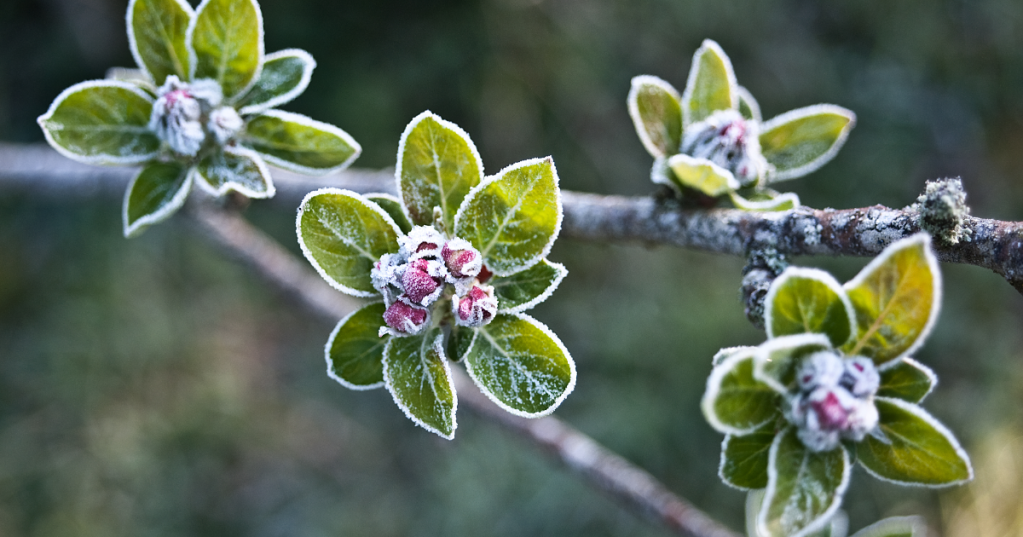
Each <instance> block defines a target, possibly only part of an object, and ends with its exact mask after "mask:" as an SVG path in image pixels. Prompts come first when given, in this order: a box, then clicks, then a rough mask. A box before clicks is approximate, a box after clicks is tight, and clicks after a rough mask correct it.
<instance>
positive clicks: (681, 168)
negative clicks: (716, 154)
mask: <svg viewBox="0 0 1023 537" xmlns="http://www.w3.org/2000/svg"><path fill="white" fill-rule="evenodd" d="M668 167H669V168H671V171H672V172H674V175H673V178H674V179H675V180H676V181H678V183H679V184H680V185H681V186H685V187H689V188H693V189H696V190H699V191H700V192H703V193H704V194H706V195H708V196H720V195H723V194H727V193H728V192H731V191H733V190H735V189H736V188H739V182H738V181H736V180H735V176H734V175H732V173H731V172H729V171H728V170H725V169H724V168H722V167H720V166H717V165H715V164H714V163H712V162H711V161H709V160H706V159H702V158H694V157H691V156H689V155H681V154H679V155H673V156H671V157H670V158H668Z"/></svg>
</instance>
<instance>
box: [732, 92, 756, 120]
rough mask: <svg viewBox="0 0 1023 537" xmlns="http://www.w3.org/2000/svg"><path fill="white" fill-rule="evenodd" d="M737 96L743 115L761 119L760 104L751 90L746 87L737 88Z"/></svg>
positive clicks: (740, 111)
mask: <svg viewBox="0 0 1023 537" xmlns="http://www.w3.org/2000/svg"><path fill="white" fill-rule="evenodd" d="M736 97H737V101H738V103H739V113H740V114H742V117H744V118H746V119H753V120H756V121H761V117H760V105H759V104H758V103H757V101H756V99H754V98H753V95H751V94H750V92H749V91H747V90H745V89H737V91H736Z"/></svg>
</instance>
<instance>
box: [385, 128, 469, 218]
mask: <svg viewBox="0 0 1023 537" xmlns="http://www.w3.org/2000/svg"><path fill="white" fill-rule="evenodd" d="M394 174H395V177H397V178H398V194H399V196H400V197H401V200H402V203H404V204H405V207H406V208H407V209H408V215H409V219H410V220H412V223H413V224H415V225H417V226H428V225H431V224H433V208H434V207H440V210H441V213H442V215H443V218H444V225H445V226H446V227H447V229H448V230H449V232H450V230H452V229H455V213H457V212H458V210H459V207H460V206H461V205H462V202H463V200H464V199H465V196H466V195H467V194H468V193H469V191H470V190H471V189H472V188H473V187H475V186H476V185H478V184H479V183H480V180H481V179H482V177H483V161H482V160H480V155H479V152H478V151H476V146H475V145H473V143H472V140H471V139H469V135H468V134H466V132H465V131H463V130H462V129H461V128H460V127H459V126H458V125H455V124H454V123H451V122H448V121H444V120H443V119H441V118H440V117H438V116H436V115H435V114H433V113H432V112H429V111H427V112H423V113H422V114H419V115H418V116H416V117H415V118H413V119H412V121H411V122H410V123H409V124H408V126H407V127H405V132H403V133H402V134H401V141H400V142H399V143H398V167H397V169H396V170H395V172H394Z"/></svg>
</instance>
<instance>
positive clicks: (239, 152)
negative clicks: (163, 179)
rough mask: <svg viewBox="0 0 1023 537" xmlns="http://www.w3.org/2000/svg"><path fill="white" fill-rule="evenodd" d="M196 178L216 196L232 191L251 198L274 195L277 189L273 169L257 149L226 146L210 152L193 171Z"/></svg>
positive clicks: (200, 184) (206, 189)
mask: <svg viewBox="0 0 1023 537" xmlns="http://www.w3.org/2000/svg"><path fill="white" fill-rule="evenodd" d="M193 173H194V175H195V181H196V182H197V183H198V184H199V186H200V187H201V188H202V189H203V190H205V191H206V192H209V193H210V194H211V195H213V196H218V197H219V196H223V195H224V194H227V193H228V192H230V191H232V190H233V191H235V192H238V193H239V194H243V195H245V196H246V197H249V198H256V199H263V198H272V197H274V194H275V193H276V192H277V189H276V188H274V182H273V179H272V178H271V177H270V170H268V169H267V168H266V164H265V163H264V162H263V159H262V158H261V157H260V155H259V154H257V153H256V152H255V151H252V150H251V149H247V148H244V147H237V146H225V147H224V148H223V151H216V152H213V153H210V154H209V155H207V156H206V157H204V158H203V159H202V160H201V161H199V165H198V166H196V167H195V168H194V170H193Z"/></svg>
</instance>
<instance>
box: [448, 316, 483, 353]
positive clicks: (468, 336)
mask: <svg viewBox="0 0 1023 537" xmlns="http://www.w3.org/2000/svg"><path fill="white" fill-rule="evenodd" d="M474 337H476V329H475V328H469V327H466V326H458V325H457V324H456V325H454V326H452V327H451V334H450V335H449V336H448V358H450V359H451V360H452V361H455V362H460V361H462V357H463V356H465V353H466V352H468V351H469V346H470V345H471V344H472V338H474Z"/></svg>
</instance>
